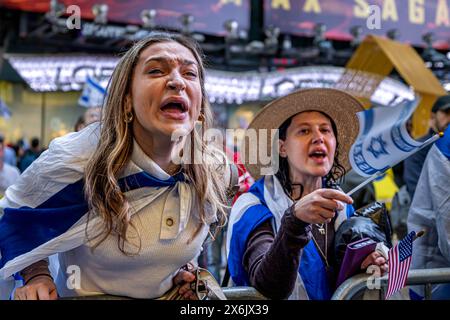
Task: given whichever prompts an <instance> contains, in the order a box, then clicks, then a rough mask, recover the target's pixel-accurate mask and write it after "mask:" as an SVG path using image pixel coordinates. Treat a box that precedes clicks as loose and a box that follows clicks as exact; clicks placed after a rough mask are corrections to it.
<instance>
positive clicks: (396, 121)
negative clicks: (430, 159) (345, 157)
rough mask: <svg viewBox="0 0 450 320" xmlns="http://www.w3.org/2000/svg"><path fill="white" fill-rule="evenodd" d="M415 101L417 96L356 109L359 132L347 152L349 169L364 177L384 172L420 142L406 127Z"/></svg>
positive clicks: (411, 152) (407, 154)
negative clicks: (394, 104) (373, 106)
mask: <svg viewBox="0 0 450 320" xmlns="http://www.w3.org/2000/svg"><path fill="white" fill-rule="evenodd" d="M418 103H419V100H418V99H416V100H405V101H404V102H401V103H400V104H398V105H396V106H393V107H378V108H371V109H368V110H364V111H361V112H358V114H357V115H358V118H359V125H360V127H359V135H358V138H357V139H356V141H355V143H354V144H353V146H352V147H351V148H350V153H349V159H350V163H351V165H352V168H353V170H355V171H356V172H357V173H358V174H360V175H362V176H366V177H368V176H371V175H373V174H375V173H377V172H380V171H381V172H384V171H385V170H387V169H389V168H390V167H392V166H394V165H395V164H397V163H398V162H400V161H402V160H404V159H406V158H407V157H408V156H410V155H411V154H413V153H414V152H416V151H417V150H418V149H419V148H421V147H422V145H424V143H425V142H419V141H416V140H414V139H413V138H411V136H410V135H409V133H408V131H407V130H406V122H407V120H408V119H409V117H410V116H411V115H412V113H413V112H414V110H415V109H416V107H417V105H418Z"/></svg>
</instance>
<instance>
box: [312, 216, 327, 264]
mask: <svg viewBox="0 0 450 320" xmlns="http://www.w3.org/2000/svg"><path fill="white" fill-rule="evenodd" d="M324 225H325V232H324V233H322V231H321V230H323V229H324ZM316 226H317V228H318V229H319V232H320V234H325V253H323V251H322V249H321V248H320V246H319V244H318V243H317V241H316V238H315V237H314V234H312V240H313V241H314V244H315V245H316V248H317V250H319V253H320V255H321V256H322V258H323V260H324V261H325V265H326V266H327V268H328V267H329V266H330V265H329V264H328V259H327V251H328V250H327V247H328V239H327V231H328V224H326V223H321V224H317V223H316Z"/></svg>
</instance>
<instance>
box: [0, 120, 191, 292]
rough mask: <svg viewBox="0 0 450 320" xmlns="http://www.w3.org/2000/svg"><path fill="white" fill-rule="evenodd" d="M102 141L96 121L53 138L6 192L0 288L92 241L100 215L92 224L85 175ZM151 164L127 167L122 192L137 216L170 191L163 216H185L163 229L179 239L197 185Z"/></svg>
mask: <svg viewBox="0 0 450 320" xmlns="http://www.w3.org/2000/svg"><path fill="white" fill-rule="evenodd" d="M98 139H99V125H98V123H95V124H92V125H90V126H89V127H87V128H85V129H84V130H82V131H81V132H78V133H72V134H68V135H66V136H64V137H61V138H58V139H55V140H53V142H52V143H51V144H50V147H49V150H47V151H46V152H44V153H43V154H42V155H41V156H40V157H39V158H38V159H37V160H36V161H35V162H33V163H32V165H31V166H30V167H29V168H28V169H27V170H26V171H25V172H24V173H23V174H22V176H21V177H20V178H19V180H18V181H17V183H16V184H14V185H13V186H11V187H10V188H9V189H8V190H7V191H6V194H5V197H4V198H3V199H1V200H0V258H1V259H0V268H1V269H0V286H2V281H1V279H8V280H9V281H11V280H12V277H11V276H12V275H14V274H15V273H17V272H19V271H21V270H23V269H24V268H25V267H27V266H29V265H31V264H33V263H35V262H37V261H39V260H42V259H45V258H47V257H49V256H51V255H53V254H55V253H59V252H65V251H69V250H71V249H74V248H76V247H78V246H81V245H82V244H84V243H86V242H87V239H86V226H87V227H88V228H87V233H88V234H92V233H91V232H92V231H94V230H99V228H100V227H101V224H102V220H101V218H100V217H99V216H96V215H92V216H91V218H90V221H89V223H88V224H87V213H88V205H87V202H86V201H85V198H84V194H83V187H84V183H83V172H84V169H85V165H86V163H87V160H88V159H89V157H90V156H91V155H92V153H93V152H94V150H95V148H97V143H98ZM133 148H134V149H133V153H134V152H141V153H142V150H141V149H140V148H139V146H138V145H137V143H136V142H134V147H133ZM136 149H138V151H136ZM132 159H133V157H132ZM146 161H147V162H146V164H147V166H146V168H145V169H146V170H145V171H144V170H143V168H142V166H140V165H138V163H136V162H134V161H132V160H131V161H130V162H129V163H128V164H127V166H126V167H125V169H124V170H123V173H122V174H121V176H120V178H119V185H120V188H121V190H122V191H123V192H124V194H125V196H126V197H127V200H128V201H129V203H130V207H131V211H132V212H131V214H134V213H136V212H138V211H139V210H141V209H142V208H144V207H145V206H147V205H149V204H151V203H152V202H153V201H154V200H156V199H157V198H158V197H159V196H160V195H162V194H163V193H165V192H169V193H168V199H167V201H166V202H165V207H164V213H163V218H164V215H165V214H166V212H167V214H168V215H172V216H173V215H174V214H175V215H179V216H178V217H177V219H175V220H176V221H179V225H178V228H173V231H167V230H164V229H163V228H162V229H161V233H160V238H161V239H174V238H176V237H177V235H178V234H179V233H180V232H181V231H182V230H183V229H184V228H185V227H186V224H187V222H188V220H189V214H190V212H191V209H192V208H191V207H192V197H193V191H192V187H191V185H190V184H189V183H188V181H187V177H186V176H185V175H184V174H183V173H182V172H180V173H178V174H177V175H175V176H172V177H170V176H169V175H167V174H166V173H164V172H163V171H162V169H161V168H159V167H158V166H157V165H156V164H155V163H150V164H149V163H148V160H146ZM163 221H165V219H163ZM94 234H95V233H94ZM4 284H5V282H3V285H4Z"/></svg>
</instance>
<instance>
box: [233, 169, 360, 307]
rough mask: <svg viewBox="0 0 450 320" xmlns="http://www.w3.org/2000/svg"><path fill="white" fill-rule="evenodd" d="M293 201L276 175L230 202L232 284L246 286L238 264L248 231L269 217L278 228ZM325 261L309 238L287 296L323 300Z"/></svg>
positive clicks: (347, 211) (345, 214)
mask: <svg viewBox="0 0 450 320" xmlns="http://www.w3.org/2000/svg"><path fill="white" fill-rule="evenodd" d="M292 205H293V201H292V200H291V199H290V198H289V197H288V196H287V195H286V194H285V192H284V191H283V188H282V186H281V184H280V182H279V181H278V179H277V178H276V176H273V175H268V176H265V177H263V178H261V179H259V180H258V181H256V182H255V184H253V186H252V187H251V188H250V190H249V192H248V193H245V194H243V195H242V196H240V197H239V198H238V200H237V201H236V203H235V204H234V206H233V208H232V210H231V214H230V219H229V225H228V232H227V257H228V268H229V271H230V275H231V278H232V280H233V282H234V284H235V285H238V286H249V285H250V283H249V279H248V275H247V272H246V271H245V269H244V267H243V263H242V259H243V255H244V252H245V249H246V244H247V239H248V237H249V235H250V234H251V232H252V231H253V230H254V229H255V228H257V227H258V226H259V225H261V224H262V223H263V222H265V221H267V220H269V219H270V222H271V223H272V226H273V229H274V232H277V230H278V229H279V227H280V223H281V218H282V216H283V214H284V213H285V211H286V209H288V208H289V207H290V206H292ZM353 212H354V209H353V206H345V207H344V209H343V210H341V211H339V213H338V216H337V218H336V220H335V225H334V228H335V230H337V228H338V227H339V225H340V224H341V223H342V222H343V221H344V220H346V219H347V218H349V217H350V216H351V215H352V214H353ZM331 294H332V292H331V288H330V285H329V283H328V280H327V276H326V271H325V264H324V262H323V260H322V258H321V257H320V255H319V253H318V251H317V249H316V247H315V245H314V242H313V241H309V243H308V244H307V245H306V246H305V248H303V250H302V252H301V257H300V267H299V277H297V283H296V287H295V288H294V292H293V293H292V295H291V297H290V299H308V298H309V299H312V300H326V299H330V297H331Z"/></svg>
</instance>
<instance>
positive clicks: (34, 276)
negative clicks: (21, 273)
mask: <svg viewBox="0 0 450 320" xmlns="http://www.w3.org/2000/svg"><path fill="white" fill-rule="evenodd" d="M40 276H46V277H49V278H50V279H52V281H53V277H52V276H51V275H49V274H48V273H38V274H35V275H33V276H32V277H30V278H29V279H28V280H27V281H26V282H25V283H24V285H27V284H28V283H29V282H30V281H31V280H33V279H34V278H37V277H40Z"/></svg>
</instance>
